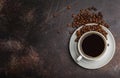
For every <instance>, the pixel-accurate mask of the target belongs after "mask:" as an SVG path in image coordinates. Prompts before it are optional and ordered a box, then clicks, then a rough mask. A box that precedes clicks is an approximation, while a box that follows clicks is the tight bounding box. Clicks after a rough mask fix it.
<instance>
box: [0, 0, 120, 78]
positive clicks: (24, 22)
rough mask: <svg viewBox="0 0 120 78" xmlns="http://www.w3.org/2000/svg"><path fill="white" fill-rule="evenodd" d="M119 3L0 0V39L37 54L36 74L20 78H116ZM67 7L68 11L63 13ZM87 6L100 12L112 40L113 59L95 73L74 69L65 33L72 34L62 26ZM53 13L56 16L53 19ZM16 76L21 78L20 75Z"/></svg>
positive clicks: (114, 0) (119, 43)
mask: <svg viewBox="0 0 120 78" xmlns="http://www.w3.org/2000/svg"><path fill="white" fill-rule="evenodd" d="M119 4H120V0H94V1H90V0H46V1H45V0H0V39H3V40H4V39H9V36H13V37H15V38H16V39H22V40H24V41H25V42H26V43H27V44H28V46H32V47H33V48H34V49H35V50H36V52H37V54H35V56H36V55H37V57H38V58H37V61H39V66H38V68H36V70H37V73H36V72H31V73H28V72H24V73H25V74H24V76H22V77H23V78H96V77H97V78H119V77H120V8H119ZM67 5H70V6H71V7H72V8H71V9H69V10H67V9H66V6H67ZM89 6H95V7H96V8H97V9H98V10H100V11H101V12H102V14H103V16H104V18H105V21H106V22H107V23H108V24H109V25H110V28H109V29H110V30H111V32H112V33H113V35H114V37H115V40H116V52H115V55H114V57H113V59H112V60H111V61H110V63H109V64H107V65H106V66H104V67H102V68H100V69H96V70H87V69H84V68H82V67H80V66H78V65H77V64H76V63H75V62H74V61H73V59H72V57H71V56H70V53H69V49H68V46H69V39H70V36H71V34H69V32H73V31H74V29H72V28H70V27H67V26H66V25H67V24H68V23H71V21H72V17H71V15H72V14H77V13H78V12H79V10H80V9H82V8H87V7H89ZM54 13H57V14H58V16H55V17H54V18H53V14H54ZM58 32H59V33H58ZM23 44H24V43H23ZM13 47H14V46H13ZM32 52H33V51H32ZM31 59H36V58H35V57H31ZM38 59H39V60H38ZM25 61H26V60H25ZM28 62H29V61H28ZM28 64H31V63H28ZM1 73H3V72H2V68H0V74H1ZM22 75H23V74H22ZM0 76H2V75H0ZM5 76H7V73H5ZM18 76H20V78H21V74H18ZM0 78H2V77H0ZM4 78H5V77H4ZM17 78H18V77H17Z"/></svg>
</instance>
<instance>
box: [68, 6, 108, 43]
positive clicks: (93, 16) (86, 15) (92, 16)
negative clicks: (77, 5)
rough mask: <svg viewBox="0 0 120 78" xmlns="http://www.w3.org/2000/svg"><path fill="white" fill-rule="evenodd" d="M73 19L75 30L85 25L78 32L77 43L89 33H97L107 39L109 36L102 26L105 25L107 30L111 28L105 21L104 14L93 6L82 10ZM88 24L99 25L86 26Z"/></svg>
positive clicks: (73, 15)
mask: <svg viewBox="0 0 120 78" xmlns="http://www.w3.org/2000/svg"><path fill="white" fill-rule="evenodd" d="M72 18H73V22H72V24H71V26H72V27H73V28H74V27H75V28H78V27H80V26H82V25H83V27H82V28H81V29H80V30H78V31H77V32H76V35H77V39H76V40H75V41H78V39H79V38H80V37H81V36H82V35H83V34H84V33H86V32H88V31H97V32H100V33H101V34H103V35H104V36H105V37H106V36H107V32H106V31H104V29H102V27H101V26H100V25H103V26H105V27H107V28H109V25H108V24H107V23H106V22H105V21H104V19H103V15H102V13H101V12H98V11H97V9H96V8H95V7H93V6H92V7H89V8H87V9H81V10H80V11H79V13H78V14H77V15H75V14H72ZM87 23H97V24H98V25H94V26H85V24H87ZM69 26H70V25H69ZM106 39H107V37H106Z"/></svg>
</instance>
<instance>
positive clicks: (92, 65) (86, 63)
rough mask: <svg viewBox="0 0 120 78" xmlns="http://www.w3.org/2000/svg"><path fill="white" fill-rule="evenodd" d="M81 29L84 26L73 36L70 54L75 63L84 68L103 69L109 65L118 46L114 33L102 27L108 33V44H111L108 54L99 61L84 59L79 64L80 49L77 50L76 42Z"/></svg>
mask: <svg viewBox="0 0 120 78" xmlns="http://www.w3.org/2000/svg"><path fill="white" fill-rule="evenodd" d="M86 25H97V24H95V23H89V24H86ZM101 26H102V25H101ZM81 28H82V26H80V27H79V28H78V29H76V30H75V32H74V33H73V34H72V36H71V39H70V43H69V49H70V54H71V56H72V58H73V59H74V61H75V62H76V63H77V64H78V65H79V66H82V67H83V68H87V69H98V68H101V67H103V66H104V65H106V64H107V63H109V62H110V60H111V59H112V57H113V55H114V53H115V47H116V45H115V39H114V37H113V35H112V33H111V32H110V31H109V30H108V29H107V28H106V27H104V26H102V28H103V29H104V30H105V31H106V32H107V33H108V35H107V43H108V44H109V46H108V47H107V49H106V51H107V52H106V53H105V55H104V56H103V57H102V58H101V59H100V60H98V61H90V60H86V59H84V58H82V59H81V60H80V61H79V62H77V57H78V56H79V53H78V49H77V42H75V39H76V31H77V30H79V29H81Z"/></svg>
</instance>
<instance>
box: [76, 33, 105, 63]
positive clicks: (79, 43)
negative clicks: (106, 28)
mask: <svg viewBox="0 0 120 78" xmlns="http://www.w3.org/2000/svg"><path fill="white" fill-rule="evenodd" d="M91 34H96V35H98V36H100V37H101V38H102V39H103V41H104V44H105V45H104V50H103V52H101V54H100V55H98V56H96V57H91V56H88V55H86V54H85V53H84V52H83V50H82V42H83V40H84V39H85V38H86V37H88V36H90V35H91ZM77 47H78V52H79V54H80V55H79V56H78V57H77V61H78V62H79V61H80V60H81V59H83V58H84V59H87V60H94V61H96V60H99V59H101V58H102V56H103V55H104V54H105V52H106V48H107V42H106V38H105V37H104V35H102V34H101V33H99V32H97V31H89V32H86V33H84V34H83V35H82V36H81V37H80V39H79V41H78V46H77Z"/></svg>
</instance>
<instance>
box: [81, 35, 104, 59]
mask: <svg viewBox="0 0 120 78" xmlns="http://www.w3.org/2000/svg"><path fill="white" fill-rule="evenodd" d="M81 45H82V51H83V53H84V54H86V55H88V56H91V57H97V56H99V55H100V54H101V53H102V52H103V51H104V49H105V43H104V40H103V39H102V38H101V37H100V36H99V35H97V34H91V35H89V36H87V37H86V38H84V39H83V41H82V44H81ZM81 45H80V46H81Z"/></svg>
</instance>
